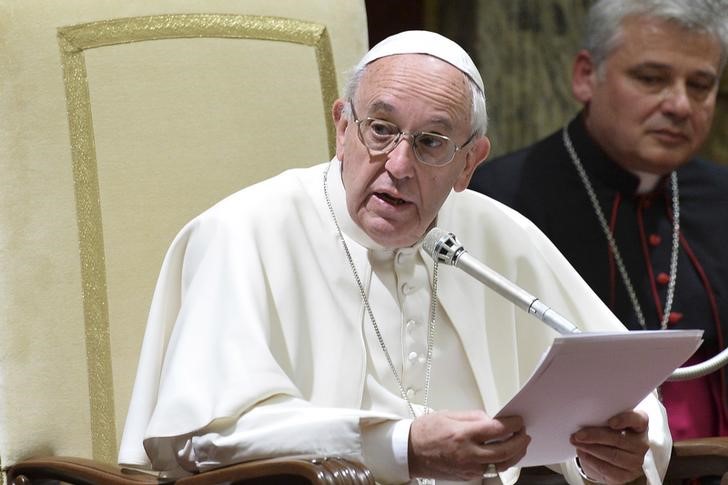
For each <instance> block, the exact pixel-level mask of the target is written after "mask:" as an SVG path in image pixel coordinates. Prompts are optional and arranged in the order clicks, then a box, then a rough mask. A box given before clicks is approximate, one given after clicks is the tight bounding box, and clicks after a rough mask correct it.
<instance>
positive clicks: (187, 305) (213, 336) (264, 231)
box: [119, 159, 672, 484]
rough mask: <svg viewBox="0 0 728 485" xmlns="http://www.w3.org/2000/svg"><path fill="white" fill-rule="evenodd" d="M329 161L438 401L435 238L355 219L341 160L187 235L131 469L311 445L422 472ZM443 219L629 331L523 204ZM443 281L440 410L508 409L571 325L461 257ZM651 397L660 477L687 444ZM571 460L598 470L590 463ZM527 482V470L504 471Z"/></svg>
mask: <svg viewBox="0 0 728 485" xmlns="http://www.w3.org/2000/svg"><path fill="white" fill-rule="evenodd" d="M326 170H328V171H329V175H328V191H329V195H330V199H331V202H332V205H333V207H334V211H335V213H336V218H337V220H338V222H339V225H340V226H341V228H342V232H343V233H344V237H345V239H346V243H347V246H348V248H349V249H350V252H351V256H352V260H353V263H354V265H355V267H356V270H357V272H358V274H359V276H360V279H361V282H362V285H363V287H364V290H365V292H366V293H367V296H368V298H369V301H370V304H371V309H372V311H373V313H374V315H375V319H376V321H377V324H378V325H379V327H380V329H381V332H382V336H383V339H384V342H385V345H386V346H387V350H388V353H389V354H390V357H391V359H392V362H393V364H394V366H395V368H396V369H398V373H399V374H400V376H401V379H402V382H403V386H404V387H405V389H406V392H407V393H408V395H409V396H410V400H411V401H412V402H413V403H415V404H420V405H421V404H423V400H424V369H425V361H426V359H425V355H426V341H427V338H426V336H427V326H428V320H429V302H430V295H431V290H432V287H431V281H432V272H433V262H432V260H431V259H430V257H429V256H427V255H426V254H425V253H424V251H423V250H422V249H421V248H420V245H419V244H418V245H416V246H414V247H412V248H404V249H400V250H396V251H392V250H386V249H383V248H381V247H378V246H377V245H376V244H375V243H373V242H372V241H371V240H370V239H369V238H368V237H367V236H366V235H365V234H364V233H363V231H361V229H359V228H358V227H357V226H356V225H355V224H354V222H353V221H352V220H351V218H350V217H349V215H348V213H347V210H346V206H345V193H344V188H343V185H342V183H341V176H340V162H339V161H338V160H336V159H334V160H333V161H332V162H331V163H330V164H322V165H318V166H315V167H311V168H307V169H296V170H290V171H287V172H284V173H283V174H281V175H279V176H276V177H273V178H272V179H269V180H267V181H264V182H261V183H259V184H256V185H253V186H251V187H248V188H246V189H244V190H241V191H240V192H238V193H236V194H234V195H232V196H230V197H228V198H227V199H225V200H223V201H221V202H220V203H218V204H217V205H215V206H214V207H212V208H211V209H209V210H208V211H206V212H204V213H203V214H201V215H200V216H198V217H197V218H195V219H194V220H192V221H191V222H190V223H189V224H187V225H186V226H185V227H184V228H183V229H182V231H181V232H180V233H179V234H178V236H177V237H176V239H175V240H174V242H173V243H172V246H171V248H170V249H169V251H168V253H167V256H166V258H165V261H164V263H163V266H162V270H161V275H160V277H159V281H158V284H157V288H156V291H155V293H154V299H153V302H152V307H151V310H150V315H149V322H148V326H147V330H146V334H145V337H144V343H143V347H142V352H141V358H140V362H139V370H138V374H137V378H136V382H135V386H134V391H133V396H132V401H131V405H130V408H129V414H128V417H127V422H126V427H125V430H124V435H123V438H122V443H121V450H120V454H119V462H120V464H122V465H131V466H137V467H147V468H148V467H150V466H151V467H153V468H154V469H157V470H164V471H167V472H170V473H172V474H175V473H179V472H181V471H183V470H184V469H187V470H192V469H197V470H205V469H208V468H211V467H216V466H220V465H225V464H230V463H234V462H240V461H245V460H250V459H255V458H262V457H271V456H281V455H289V454H311V453H312V454H322V455H337V456H344V457H348V458H351V459H355V460H359V461H363V462H364V463H366V464H367V465H369V466H370V467H371V468H372V470H373V471H374V473H375V477H376V478H377V480H378V481H381V482H398V481H402V480H404V479H406V476H403V475H402V473H403V470H402V466H401V462H400V463H399V465H398V464H397V461H396V459H395V458H396V457H393V456H391V455H392V452H391V451H389V450H391V449H392V447H391V445H390V440H391V433H392V432H393V430H394V429H395V428H396V423H397V422H399V420H401V419H402V418H408V417H409V415H408V408H407V406H406V404H405V401H404V400H403V399H402V398H401V397H400V392H399V388H398V386H397V383H396V381H395V379H394V377H393V373H392V371H391V369H390V367H389V365H388V363H387V361H386V358H385V354H384V352H383V350H382V349H381V347H380V344H379V341H378V339H377V337H376V335H375V333H374V331H373V326H372V323H371V321H370V319H369V316H368V313H367V311H366V310H365V307H364V305H363V303H362V297H361V294H360V290H359V287H358V285H357V284H356V282H355V279H354V277H353V274H352V269H351V265H350V264H349V261H348V260H347V258H346V255H345V252H344V250H343V248H342V244H341V242H340V240H339V237H338V233H337V230H336V226H335V225H334V223H333V219H332V216H331V213H330V211H329V208H328V206H327V203H326V200H325V197H324V192H323V174H324V171H326ZM437 225H438V226H439V227H441V228H443V229H445V230H447V231H450V232H453V233H454V234H456V235H457V236H458V239H459V240H460V241H461V242H462V243H463V244H464V246H465V247H466V248H467V249H468V251H469V252H470V253H471V254H472V255H473V256H474V257H475V258H477V259H479V260H480V261H482V262H484V263H485V264H487V265H488V266H489V267H491V268H492V269H493V270H495V271H497V272H499V273H501V274H502V275H504V276H505V277H507V278H508V279H510V280H511V281H513V282H514V283H516V284H517V285H519V286H521V287H523V288H524V289H525V290H526V291H528V292H530V293H532V294H534V295H537V296H538V297H539V298H540V299H541V300H542V301H543V302H545V303H546V304H548V305H549V306H551V307H552V308H553V309H554V310H556V311H557V312H559V313H561V314H562V315H564V316H565V317H566V318H568V319H570V320H571V321H573V322H575V323H577V325H578V326H579V327H580V328H581V329H582V330H584V331H625V329H624V327H623V326H622V325H621V324H620V323H619V322H618V321H617V319H616V318H615V317H614V316H613V315H612V313H611V312H610V311H609V310H608V308H607V307H606V306H605V305H604V304H603V303H602V302H601V301H600V300H599V298H598V297H597V296H596V295H595V294H594V293H593V292H592V291H591V290H590V289H589V287H588V286H587V285H586V284H585V283H584V282H583V281H582V279H581V278H580V277H579V276H578V275H577V274H576V272H575V271H574V270H573V269H572V268H571V266H570V265H569V264H568V263H567V262H566V260H565V259H564V258H563V257H562V256H561V254H560V253H559V252H558V250H557V249H556V248H555V247H554V246H553V245H552V244H551V243H550V242H549V241H548V240H547V238H546V237H545V236H544V235H543V234H542V233H541V232H540V231H539V230H538V229H537V228H536V227H535V226H534V225H533V224H531V223H530V222H529V221H528V220H526V219H525V218H524V217H522V216H520V215H519V214H518V213H516V212H514V211H513V210H511V209H509V208H507V207H506V206H504V205H501V204H500V203H498V202H495V201H493V200H492V199H490V198H488V197H485V196H482V195H480V194H476V193H474V192H471V191H468V190H466V191H464V192H461V193H455V192H453V193H451V194H450V196H449V197H448V199H447V200H446V201H445V204H444V205H443V207H442V209H441V211H440V213H439V215H438V219H437ZM437 287H438V298H439V305H438V307H437V319H436V320H437V330H436V337H435V344H434V352H433V360H432V383H431V391H430V395H431V397H430V402H429V407H431V408H433V409H450V410H456V409H485V410H486V411H487V412H488V413H489V414H490V415H493V414H495V413H496V412H497V410H498V409H499V408H500V407H501V406H502V405H503V404H505V403H506V402H507V401H508V400H509V399H510V398H511V397H512V396H513V395H514V394H515V393H516V392H517V391H518V389H519V388H520V386H521V384H522V383H523V382H524V381H525V380H526V379H527V378H528V377H529V376H530V374H531V371H532V370H533V369H534V367H535V365H536V364H537V363H538V360H539V358H540V357H541V355H542V353H543V351H544V350H545V349H546V348H547V347H548V346H549V344H550V343H551V341H552V339H553V337H554V335H555V334H554V332H553V331H552V330H551V329H549V328H548V327H547V326H546V325H544V324H542V323H541V322H538V321H537V320H535V319H534V318H533V317H531V316H529V315H527V314H526V313H525V312H523V311H521V310H520V309H517V308H516V307H514V306H513V305H512V304H511V303H510V302H508V301H506V300H505V299H503V298H502V297H500V296H498V295H497V294H495V293H494V292H493V291H492V290H490V289H488V288H486V287H484V286H483V285H482V284H481V283H479V282H477V281H475V280H474V279H472V278H471V277H470V276H468V275H466V274H465V273H463V272H461V271H460V270H459V269H457V268H453V267H451V266H445V265H440V266H439V268H438V283H437ZM574 385H579V383H574ZM417 407H418V409H420V410H421V407H419V406H417ZM640 407H641V408H642V409H644V410H645V411H646V412H647V413H648V414H649V417H650V432H649V435H650V440H651V449H650V451H649V452H648V454H647V456H646V459H645V464H644V469H645V473H646V474H647V477H648V479H649V483H654V484H657V483H661V481H660V476H662V475H663V474H664V471H665V469H666V467H667V462H668V460H669V453H670V447H671V444H672V442H671V438H670V435H669V432H668V430H667V424H666V419H665V416H664V410H663V408H662V406H661V405H660V404H659V403H658V402H657V400H656V399H655V398H654V396H648V397H647V398H646V399H645V401H643V402H642V403H641V404H640ZM526 431H528V430H526ZM556 468H557V469H559V470H560V471H561V472H562V473H563V474H564V475H565V476H566V477H567V479H568V481H569V482H570V483H582V480H581V478H580V476H579V474H578V472H577V470H576V467H575V464H574V463H573V460H571V461H570V462H568V463H565V464H561V465H558V466H557V467H556ZM404 471H405V472H406V468H405V470H404ZM517 477H518V470H517V469H515V468H512V469H510V470H508V471H506V472H504V473H501V474H500V480H498V479H496V483H497V482H499V481H502V482H503V483H506V484H511V483H514V482H515V481H516V479H517ZM438 483H442V482H438ZM474 483H479V482H474Z"/></svg>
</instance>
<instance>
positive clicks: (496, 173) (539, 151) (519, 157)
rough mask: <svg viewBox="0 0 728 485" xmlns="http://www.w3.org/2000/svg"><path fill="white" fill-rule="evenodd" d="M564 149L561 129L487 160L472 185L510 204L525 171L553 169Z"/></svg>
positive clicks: (481, 191) (475, 188)
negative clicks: (559, 135)
mask: <svg viewBox="0 0 728 485" xmlns="http://www.w3.org/2000/svg"><path fill="white" fill-rule="evenodd" d="M561 150H562V145H561V143H560V138H559V137H558V133H552V134H551V135H549V136H547V137H545V138H542V139H540V140H538V141H536V142H534V143H532V144H530V145H528V146H526V147H524V148H520V149H518V150H515V151H512V152H509V153H506V154H503V155H499V156H497V157H495V158H493V159H491V160H486V161H485V162H484V163H483V164H482V165H481V166H480V167H478V169H477V170H476V171H475V173H474V174H473V179H472V180H471V182H470V189H472V190H475V191H477V192H480V193H483V194H486V195H489V196H491V197H494V198H496V199H498V200H502V201H504V202H506V203H507V204H511V203H512V197H514V196H515V195H516V193H517V192H518V190H519V187H520V184H521V181H522V179H523V176H524V174H525V172H527V171H533V170H534V169H536V170H545V171H549V170H551V169H550V165H552V163H560V162H559V161H558V160H557V159H560V157H561V155H562V153H561Z"/></svg>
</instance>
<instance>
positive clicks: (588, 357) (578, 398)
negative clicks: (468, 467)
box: [496, 330, 703, 466]
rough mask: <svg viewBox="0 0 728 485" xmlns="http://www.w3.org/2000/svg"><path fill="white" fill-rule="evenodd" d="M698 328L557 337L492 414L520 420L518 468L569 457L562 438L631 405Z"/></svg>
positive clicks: (683, 356)
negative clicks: (524, 440)
mask: <svg viewBox="0 0 728 485" xmlns="http://www.w3.org/2000/svg"><path fill="white" fill-rule="evenodd" d="M702 334H703V331H702V330H648V331H635V332H624V333H581V334H572V335H562V336H559V337H556V338H555V339H554V342H553V343H552V345H551V347H550V348H549V349H548V351H547V352H546V353H545V354H544V357H543V358H542V360H541V363H540V365H539V366H538V368H537V369H536V370H535V371H534V373H533V374H532V375H531V377H530V378H529V380H528V381H527V382H526V384H525V385H524V386H523V387H522V388H521V390H520V391H519V392H518V394H516V396H514V397H513V399H511V400H510V401H509V402H508V404H506V405H505V406H504V407H503V408H502V409H501V410H500V411H499V412H498V414H497V415H496V416H498V417H501V416H514V415H519V416H522V417H523V420H524V424H525V427H526V432H527V433H528V434H529V436H531V443H530V444H529V445H528V452H527V454H526V456H525V457H524V458H523V459H522V460H521V461H520V462H519V463H518V466H538V465H548V464H553V463H560V462H563V461H566V460H568V459H571V458H573V457H574V456H576V449H575V448H574V446H573V445H571V443H569V437H570V436H571V435H572V434H573V433H574V432H576V431H577V430H579V429H580V428H582V427H584V426H603V425H605V424H606V422H607V420H609V418H611V417H612V416H614V415H616V414H618V413H620V412H622V411H626V410H629V409H632V408H634V406H636V405H637V404H638V403H639V402H640V401H642V399H644V398H645V397H646V396H647V395H648V394H649V393H650V392H651V391H652V390H653V389H655V388H656V387H658V386H659V385H660V384H662V383H663V382H664V381H665V379H667V378H668V377H669V376H670V374H671V373H672V371H673V370H675V369H676V368H678V367H680V366H681V365H682V364H683V363H684V362H685V361H686V360H687V359H688V358H690V356H691V355H692V354H693V353H694V352H695V351H696V350H697V348H698V347H699V346H700V344H701V342H702Z"/></svg>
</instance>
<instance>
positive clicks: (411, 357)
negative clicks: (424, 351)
mask: <svg viewBox="0 0 728 485" xmlns="http://www.w3.org/2000/svg"><path fill="white" fill-rule="evenodd" d="M407 358H408V359H409V361H410V362H414V361H415V360H417V352H410V353H409V355H408V356H407Z"/></svg>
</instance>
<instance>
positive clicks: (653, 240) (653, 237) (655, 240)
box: [647, 234, 662, 246]
mask: <svg viewBox="0 0 728 485" xmlns="http://www.w3.org/2000/svg"><path fill="white" fill-rule="evenodd" d="M647 239H648V241H649V242H650V246H659V245H660V243H661V242H662V238H661V237H660V235H659V234H650V237H649V238H647Z"/></svg>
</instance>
